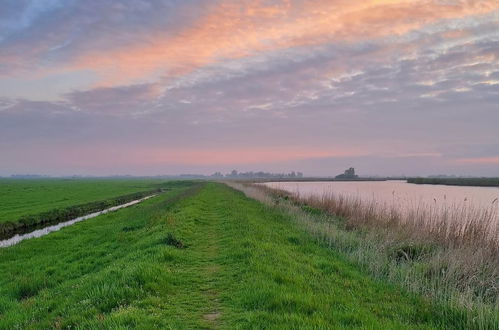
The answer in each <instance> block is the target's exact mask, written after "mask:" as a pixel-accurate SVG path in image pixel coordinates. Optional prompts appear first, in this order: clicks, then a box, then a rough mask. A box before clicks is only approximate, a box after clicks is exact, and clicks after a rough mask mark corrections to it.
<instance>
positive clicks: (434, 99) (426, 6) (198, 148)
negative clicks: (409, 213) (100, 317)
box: [0, 0, 499, 175]
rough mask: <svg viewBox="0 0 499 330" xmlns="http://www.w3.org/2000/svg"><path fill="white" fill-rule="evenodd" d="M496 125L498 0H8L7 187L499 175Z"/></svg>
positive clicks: (3, 94)
mask: <svg viewBox="0 0 499 330" xmlns="http://www.w3.org/2000/svg"><path fill="white" fill-rule="evenodd" d="M61 27H64V28H61ZM498 124H499V2H498V1H494V0H484V1H475V0H451V1H440V0H423V1H413V0H370V1H346V0H312V1H301V0H256V1H255V0H251V1H250V0H241V1H232V0H231V1H229V0H213V1H202V2H200V1H195V0H186V1H175V0H164V1H155V0H142V1H130V2H129V3H127V4H125V3H122V2H108V1H98V0H90V1H62V0H50V1H36V0H22V1H2V2H1V3H0V155H1V156H0V157H1V162H0V175H9V174H12V173H17V172H22V173H41V174H53V175H55V174H96V175H100V174H137V175H145V174H161V173H184V172H196V173H204V174H209V173H212V172H214V171H218V170H220V171H228V170H231V169H232V168H238V169H241V170H268V171H283V172H284V171H291V170H299V171H303V172H305V173H308V174H310V175H330V174H337V173H338V171H341V170H342V169H343V168H344V167H345V166H355V167H356V168H358V170H359V171H360V172H362V173H365V174H372V175H374V174H379V175H400V174H408V175H409V174H411V175H428V174H435V173H437V174H438V173H443V172H446V173H450V174H463V175H467V174H469V175H499V167H498V166H497V165H498V164H499V129H498V128H497V127H498Z"/></svg>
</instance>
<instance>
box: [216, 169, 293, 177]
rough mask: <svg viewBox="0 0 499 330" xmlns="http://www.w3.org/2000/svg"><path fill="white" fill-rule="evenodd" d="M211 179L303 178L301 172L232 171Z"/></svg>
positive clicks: (218, 173)
mask: <svg viewBox="0 0 499 330" xmlns="http://www.w3.org/2000/svg"><path fill="white" fill-rule="evenodd" d="M211 177H212V178H217V179H223V178H227V179H285V178H286V179H287V178H303V173H302V172H295V171H292V172H290V173H269V172H262V171H260V172H238V171H236V170H232V172H230V173H227V174H222V173H221V172H216V173H213V174H212V175H211Z"/></svg>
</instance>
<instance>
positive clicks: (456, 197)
mask: <svg viewBox="0 0 499 330" xmlns="http://www.w3.org/2000/svg"><path fill="white" fill-rule="evenodd" d="M265 185H267V186H269V187H272V188H279V189H283V190H286V191H289V192H291V193H295V194H299V195H300V196H302V197H310V196H319V197H321V196H324V195H325V194H328V195H329V194H333V195H336V196H338V195H342V196H346V197H352V198H359V199H361V200H363V201H366V202H373V201H376V202H378V203H382V204H385V205H387V206H390V207H392V206H393V207H396V208H399V209H411V208H415V207H421V206H438V207H456V208H457V207H463V206H464V207H473V208H487V209H493V210H495V211H496V212H499V187H461V186H444V185H426V184H424V185H419V184H412V183H407V182H406V181H360V182H352V181H350V182H346V181H344V182H339V181H336V182H268V183H265Z"/></svg>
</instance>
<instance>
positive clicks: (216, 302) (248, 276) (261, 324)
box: [0, 183, 465, 329]
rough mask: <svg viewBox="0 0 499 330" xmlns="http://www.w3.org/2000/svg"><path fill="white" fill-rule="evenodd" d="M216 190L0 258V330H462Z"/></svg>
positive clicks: (271, 216) (456, 316)
mask: <svg viewBox="0 0 499 330" xmlns="http://www.w3.org/2000/svg"><path fill="white" fill-rule="evenodd" d="M464 317H465V315H464V314H462V313H459V312H458V311H456V310H453V309H447V308H439V306H435V305H431V304H429V303H428V302H427V301H425V300H424V299H422V298H418V297H417V296H415V295H413V294H410V293H407V292H406V291H404V290H400V289H398V288H397V287H395V286H391V285H389V284H386V283H383V282H381V281H377V280H373V279H372V278H370V277H369V276H368V275H366V274H365V273H363V272H362V271H361V270H359V268H357V267H356V266H354V265H352V264H350V263H349V262H347V261H346V260H345V259H344V258H343V257H341V256H340V255H339V254H337V253H336V252H335V251H332V250H331V249H329V248H328V247H326V246H323V245H321V244H318V243H317V240H316V239H314V238H313V236H311V235H310V234H309V233H307V232H306V231H304V230H303V226H302V224H300V223H297V222H295V221H293V219H292V218H291V217H290V216H289V215H286V214H284V213H283V212H282V211H280V210H276V209H275V208H269V207H267V206H265V205H264V204H262V203H259V202H257V201H255V200H252V199H249V198H247V197H245V196H244V195H243V194H242V193H240V192H236V191H234V190H232V189H231V188H229V187H226V186H224V185H221V184H213V183H208V184H203V185H198V186H193V187H191V188H189V189H187V190H185V188H177V189H174V190H171V191H169V192H166V193H165V194H162V195H160V196H157V197H155V198H152V199H150V200H147V201H145V202H143V203H141V204H139V205H136V206H133V207H131V208H127V209H123V210H120V211H117V212H115V213H112V214H107V215H104V216H100V217H98V218H94V219H90V220H87V221H85V222H81V223H78V224H76V225H74V226H71V227H67V228H65V229H63V230H61V231H59V232H56V233H52V234H50V235H48V236H45V237H42V238H39V239H33V240H29V241H25V242H22V243H20V244H19V245H17V246H14V247H10V248H6V249H0V328H15V327H19V328H48V327H53V328H66V327H80V328H88V329H95V328H133V327H139V328H144V329H150V328H155V327H156V328H170V329H182V328H228V329H234V328H259V329H262V328H309V329H310V328H315V329H319V328H352V327H363V328H370V329H372V328H376V329H404V328H405V329H430V328H453V329H459V328H463V327H464V324H465V320H464V319H463V318H464Z"/></svg>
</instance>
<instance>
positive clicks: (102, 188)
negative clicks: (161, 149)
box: [0, 179, 161, 223]
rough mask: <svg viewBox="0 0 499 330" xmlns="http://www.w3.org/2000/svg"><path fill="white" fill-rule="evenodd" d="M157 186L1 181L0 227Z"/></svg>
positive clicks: (119, 181) (133, 181)
mask: <svg viewBox="0 0 499 330" xmlns="http://www.w3.org/2000/svg"><path fill="white" fill-rule="evenodd" d="M160 182H161V181H160V180H153V179H0V223H1V222H6V221H15V220H17V219H19V218H20V217H22V216H25V215H31V214H38V213H42V212H46V211H50V210H52V209H56V208H64V207H68V206H73V205H77V204H84V203H88V202H95V201H100V200H106V199H109V198H112V197H117V196H122V195H127V194H131V193H135V192H139V191H146V190H151V189H153V188H155V187H157V185H158V184H159V183H160Z"/></svg>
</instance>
